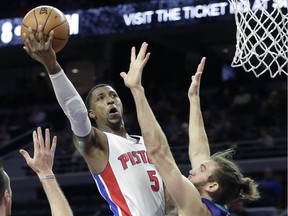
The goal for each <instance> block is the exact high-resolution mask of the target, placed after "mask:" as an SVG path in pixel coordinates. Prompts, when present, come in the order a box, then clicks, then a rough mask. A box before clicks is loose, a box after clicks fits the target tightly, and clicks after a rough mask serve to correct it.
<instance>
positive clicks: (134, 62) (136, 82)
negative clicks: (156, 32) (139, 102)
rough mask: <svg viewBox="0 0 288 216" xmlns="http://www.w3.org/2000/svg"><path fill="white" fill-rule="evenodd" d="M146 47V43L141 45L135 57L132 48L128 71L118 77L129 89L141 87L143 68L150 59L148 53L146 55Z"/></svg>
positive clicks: (134, 51) (133, 48)
mask: <svg viewBox="0 0 288 216" xmlns="http://www.w3.org/2000/svg"><path fill="white" fill-rule="evenodd" d="M147 47H148V44H147V43H146V42H144V43H142V46H141V48H140V51H139V53H138V55H137V56H136V50H135V47H132V49H131V58H130V67H129V71H128V73H126V72H121V73H120V76H121V77H122V78H123V80H124V83H125V85H126V86H127V87H128V88H130V89H132V88H137V87H141V86H142V84H141V78H142V72H143V68H144V67H145V65H146V63H147V61H148V59H149V57H150V53H146V51H147Z"/></svg>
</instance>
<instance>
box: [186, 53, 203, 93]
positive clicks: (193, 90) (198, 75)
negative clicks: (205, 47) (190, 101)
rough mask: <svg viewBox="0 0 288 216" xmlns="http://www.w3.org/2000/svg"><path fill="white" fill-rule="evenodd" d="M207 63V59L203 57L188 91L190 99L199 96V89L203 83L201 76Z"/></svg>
mask: <svg viewBox="0 0 288 216" xmlns="http://www.w3.org/2000/svg"><path fill="white" fill-rule="evenodd" d="M205 61H206V57H203V58H202V59H201V62H200V63H199V65H198V67H197V71H196V73H195V74H194V75H193V76H192V77H191V79H192V80H191V84H190V87H189V90H188V97H189V98H190V97H192V96H197V95H199V89H200V82H201V76H202V73H203V70H204V66H205Z"/></svg>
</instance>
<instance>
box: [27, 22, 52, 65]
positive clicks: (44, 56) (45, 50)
mask: <svg viewBox="0 0 288 216" xmlns="http://www.w3.org/2000/svg"><path fill="white" fill-rule="evenodd" d="M53 36H54V31H51V32H50V33H49V36H48V39H46V38H45V36H44V34H43V26H42V25H40V26H39V27H38V38H36V37H35V35H34V31H33V30H32V28H31V27H29V34H28V35H27V34H26V33H23V41H24V47H23V49H24V50H25V51H26V53H27V54H28V55H29V56H30V57H31V58H32V59H34V60H36V61H38V62H40V63H41V64H43V65H44V66H45V67H46V68H47V67H48V68H49V66H50V65H49V64H55V62H56V54H55V52H54V50H53V49H52V41H53Z"/></svg>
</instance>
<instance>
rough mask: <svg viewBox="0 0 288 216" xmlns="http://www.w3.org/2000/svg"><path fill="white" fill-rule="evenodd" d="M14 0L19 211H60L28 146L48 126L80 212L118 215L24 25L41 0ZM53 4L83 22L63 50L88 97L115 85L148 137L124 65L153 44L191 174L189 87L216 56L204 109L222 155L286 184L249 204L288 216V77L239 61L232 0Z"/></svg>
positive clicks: (179, 154)
mask: <svg viewBox="0 0 288 216" xmlns="http://www.w3.org/2000/svg"><path fill="white" fill-rule="evenodd" d="M4 2H5V7H3V8H2V9H1V10H0V18H1V20H0V25H1V41H0V56H1V61H0V71H1V79H0V88H1V91H0V97H1V107H0V124H1V134H0V139H1V143H0V162H1V164H3V165H4V167H5V169H6V170H7V172H8V174H9V175H10V177H11V183H12V189H13V200H14V202H13V215H14V216H15V215H16V216H17V215H35V216H36V215H50V211H49V205H48V203H47V201H46V198H45V195H44V194H43V191H42V188H41V185H40V182H39V180H38V179H37V178H36V176H35V175H34V173H32V172H31V171H30V169H29V168H28V167H27V165H26V164H25V162H24V159H23V158H22V156H21V155H20V154H19V153H18V150H19V148H25V149H28V150H31V147H32V143H31V141H32V137H31V133H32V130H33V129H35V127H36V126H38V125H41V126H42V127H49V128H51V130H52V133H53V134H55V135H58V136H59V142H58V147H57V154H56V158H55V166H54V172H55V173H56V175H57V178H58V179H59V183H60V185H61V186H62V189H63V191H64V193H65V195H66V196H67V198H68V200H69V202H70V204H71V206H72V208H73V210H74V213H75V215H76V216H77V215H79V216H90V215H91V216H92V215H93V216H97V215H101V216H102V215H103V216H106V215H107V216H109V215H111V213H110V211H109V209H108V206H107V204H106V203H105V202H104V200H103V198H102V197H100V195H99V193H98V191H97V188H96V185H95V183H94V182H93V179H92V177H91V176H90V174H89V172H88V169H87V167H86V165H85V163H84V161H83V159H82V158H81V157H79V155H78V154H77V152H75V149H74V147H73V145H72V142H71V130H70V127H69V124H68V122H67V119H66V116H65V115H64V114H63V112H62V110H61V109H60V107H59V105H58V103H57V101H56V99H55V96H54V93H53V90H52V88H51V86H50V82H49V79H48V77H47V76H46V75H45V73H43V72H45V70H44V68H43V67H42V66H41V65H40V64H39V63H37V62H35V61H33V60H32V59H31V58H30V57H29V56H28V55H27V54H26V53H25V51H24V50H23V49H22V46H23V44H22V41H21V39H20V37H19V25H20V24H21V20H22V18H23V16H24V15H25V14H26V13H27V12H28V11H29V10H30V9H32V8H33V7H36V6H39V2H37V1H28V0H22V1H17V2H14V1H6V0H5V1H4ZM4 2H3V3H4ZM41 4H42V5H43V4H45V5H51V6H55V7H57V8H58V9H60V10H62V11H63V12H64V13H65V15H68V17H69V19H70V21H71V25H73V27H72V29H73V31H72V32H71V35H70V39H69V41H68V43H67V45H66V47H65V48H64V49H63V50H62V51H61V52H60V53H59V54H58V55H57V56H58V60H59V62H60V63H61V65H62V66H63V68H64V70H65V72H66V73H67V75H68V76H69V78H70V79H71V81H72V82H73V84H74V85H75V86H76V88H77V90H78V91H79V92H80V94H81V96H82V97H83V98H85V96H86V94H87V91H89V89H90V88H91V87H92V86H93V85H95V84H96V83H100V82H105V83H109V84H111V85H113V86H115V88H116V90H117V91H118V93H119V95H120V97H121V99H122V102H123V105H124V110H125V121H126V127H127V130H128V131H129V133H131V134H139V126H138V124H137V121H136V115H135V107H134V102H133V99H132V96H131V94H130V92H129V90H128V89H127V88H126V87H125V86H124V84H123V81H122V78H121V77H120V76H119V73H120V72H121V71H127V70H128V67H129V61H130V49H131V47H132V46H136V49H137V50H139V47H140V45H141V43H142V42H144V41H146V42H147V43H148V44H149V51H150V52H151V58H150V60H149V63H148V65H147V66H146V67H145V71H144V77H143V85H144V86H145V87H146V92H147V96H148V98H149V101H150V103H151V105H152V108H153V110H154V111H155V114H156V116H157V119H158V120H159V122H160V124H161V126H162V127H163V129H164V131H165V133H166V135H167V137H168V140H169V143H170V145H171V149H172V152H173V154H174V156H175V159H176V161H177V163H178V165H179V167H180V168H181V170H182V171H183V174H184V175H187V174H188V170H189V169H190V166H189V161H188V157H187V140H188V138H187V133H186V132H187V131H186V129H187V121H188V110H189V106H188V105H189V103H188V99H187V90H188V87H189V84H190V80H191V75H192V74H193V73H194V72H195V69H196V67H197V64H198V62H199V60H200V59H201V57H202V56H206V57H207V63H206V67H205V72H204V75H203V78H202V84H201V101H202V104H201V106H202V110H203V117H204V121H205V126H206V130H207V135H208V138H209V141H210V144H211V150H212V152H215V151H217V150H221V149H224V148H227V147H234V148H236V150H237V154H236V155H235V159H237V161H238V163H239V165H240V166H241V168H242V169H243V170H244V172H245V173H246V174H248V175H250V176H252V177H254V178H255V179H256V180H260V179H261V178H262V177H263V175H264V170H265V169H267V168H271V169H272V171H273V172H274V175H275V178H276V179H277V180H278V181H279V182H280V184H281V187H282V188H281V191H280V194H279V198H276V194H274V195H273V196H274V198H275V199H273V201H275V202H272V201H271V200H269V197H267V199H263V200H260V201H259V202H257V203H250V202H247V203H246V202H245V203H244V207H245V209H246V211H247V212H248V213H250V215H269V216H270V215H287V210H286V209H287V76H286V75H279V76H277V77H275V78H273V79H272V78H270V76H269V75H268V74H263V75H262V76H260V77H259V78H256V77H255V75H254V74H253V73H247V72H245V71H244V70H243V69H242V68H241V67H239V68H232V67H231V66H230V64H231V62H232V59H233V56H234V51H235V44H236V39H235V37H236V36H235V35H236V26H235V21H234V15H233V14H232V13H231V12H230V10H229V4H228V1H226V0H222V1H220V0H219V1H207V0H197V1H196V0H195V1H192V0H186V1H182V0H178V1H171V0H166V1H164V0H159V1H156V0H151V1H136V0H134V1H132V0H130V1H104V0H103V1H89V2H87V1H72V0H65V1H61V2H60V1H56V0H54V1H52V0H51V1H43V2H42V3H41ZM184 8H185V9H184ZM185 11H186V12H185ZM75 14H76V15H75ZM77 14H78V19H77ZM75 17H76V18H75ZM133 18H135V19H133ZM7 23H8V24H7ZM7 26H8V27H7ZM77 26H78V28H77ZM9 32H11V34H10V33H9ZM75 71H76V72H77V71H78V73H75ZM263 193H264V192H263ZM269 193H270V194H272V192H271V191H270V192H269ZM236 206H237V205H236V204H235V206H232V207H231V211H236V210H235V209H236ZM234 208H235V209H234ZM235 215H236V213H235Z"/></svg>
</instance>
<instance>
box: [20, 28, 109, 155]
mask: <svg viewBox="0 0 288 216" xmlns="http://www.w3.org/2000/svg"><path fill="white" fill-rule="evenodd" d="M38 29H39V33H38V34H39V37H38V39H36V38H35V36H34V34H33V31H32V29H31V28H29V35H26V34H24V35H23V39H24V44H25V46H24V49H25V51H26V52H27V54H28V55H29V56H30V57H31V58H33V59H34V60H36V61H38V62H40V63H41V64H42V65H43V66H44V67H45V68H46V70H47V72H48V74H49V77H50V80H51V83H52V86H53V89H54V92H55V95H56V98H57V101H58V103H59V105H60V106H61V108H62V110H63V111H64V113H65V114H66V116H67V117H68V119H69V121H70V125H71V129H72V131H73V132H74V134H75V135H76V136H77V137H79V138H83V143H84V145H83V151H82V154H84V155H85V152H90V151H89V149H90V147H91V146H93V145H94V143H92V142H90V141H91V140H96V141H99V142H95V145H97V143H104V141H103V142H102V138H103V137H104V135H102V136H101V135H99V134H102V133H100V132H99V131H98V130H95V131H97V132H99V133H96V132H95V131H94V130H92V126H91V122H90V120H89V117H88V111H87V108H86V106H85V104H84V101H83V100H82V98H81V96H80V95H79V93H78V92H77V90H76V88H75V87H74V85H73V84H72V82H71V81H70V80H69V79H68V77H67V76H66V74H65V72H64V71H63V69H62V68H61V67H60V65H59V63H58V62H57V59H56V54H55V52H54V50H53V49H52V41H53V31H51V32H50V34H49V38H48V39H47V40H45V38H44V36H43V27H42V26H41V25H40V26H39V27H38ZM94 132H95V133H94ZM97 135H99V137H101V138H99V137H97V138H98V139H92V138H91V136H95V137H96V136H97ZM84 138H85V139H84ZM103 139H104V138H103ZM75 140H77V139H75ZM75 145H76V147H77V148H79V142H75Z"/></svg>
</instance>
